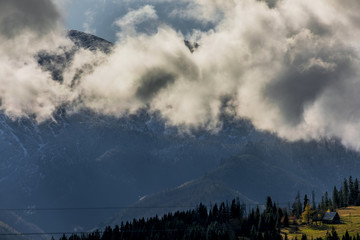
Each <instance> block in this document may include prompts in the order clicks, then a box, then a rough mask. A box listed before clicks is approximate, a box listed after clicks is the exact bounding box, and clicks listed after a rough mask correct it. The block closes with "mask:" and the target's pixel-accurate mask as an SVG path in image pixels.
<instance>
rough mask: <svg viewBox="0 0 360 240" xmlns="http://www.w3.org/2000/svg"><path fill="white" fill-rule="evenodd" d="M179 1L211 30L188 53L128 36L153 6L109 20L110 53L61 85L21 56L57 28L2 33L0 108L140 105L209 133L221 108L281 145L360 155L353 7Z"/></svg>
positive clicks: (114, 110) (162, 32) (22, 112)
mask: <svg viewBox="0 0 360 240" xmlns="http://www.w3.org/2000/svg"><path fill="white" fill-rule="evenodd" d="M184 3H187V5H186V6H187V7H185V8H184V10H181V11H183V13H184V15H183V16H184V17H186V18H189V16H190V17H193V18H196V19H198V20H201V21H212V22H213V24H215V25H216V26H215V27H214V28H213V29H211V30H210V31H206V32H202V31H200V30H197V31H194V34H193V35H192V36H190V38H192V39H197V41H198V43H199V44H200V47H199V48H198V49H197V50H196V51H195V52H194V53H193V54H191V53H190V51H189V50H188V49H187V48H186V47H185V45H184V42H183V39H184V36H183V35H182V34H181V33H179V32H177V31H176V30H174V29H172V28H171V27H170V26H167V25H166V24H164V23H162V24H160V25H159V27H158V30H157V32H156V33H151V34H149V33H148V34H144V33H139V32H138V31H136V26H137V25H139V24H141V23H143V22H146V21H153V20H157V19H158V16H157V14H156V11H155V8H154V7H153V6H150V5H145V6H144V7H141V8H140V9H138V10H132V11H130V12H129V13H128V14H126V15H125V16H124V17H122V18H120V19H119V20H117V21H116V24H117V25H118V26H119V27H120V28H121V30H122V31H121V34H122V35H121V37H122V38H121V41H119V42H118V43H116V45H115V47H114V50H113V52H112V54H111V55H110V56H108V57H106V56H104V55H103V54H100V53H92V52H89V51H80V52H79V53H78V55H77V56H76V57H75V59H74V61H73V63H72V66H70V67H69V68H68V69H67V70H66V73H65V75H64V77H65V80H64V83H63V84H60V83H57V82H54V81H52V80H51V78H50V76H49V75H48V74H47V73H44V72H42V71H41V70H40V69H39V68H38V67H37V66H36V63H34V62H33V61H31V60H26V61H25V60H24V58H22V56H28V58H25V59H30V56H31V53H34V52H36V51H37V50H39V49H40V46H42V44H40V43H38V42H36V41H34V39H35V37H33V36H44V39H47V40H48V39H52V37H51V36H57V35H56V33H57V31H52V29H55V28H56V27H54V26H56V24H57V23H56V24H54V25H50V26H51V27H49V28H48V31H47V32H46V34H43V33H42V34H40V33H39V32H37V30H36V29H38V28H37V27H29V28H21V29H20V30H21V34H20V35H19V36H21V37H13V36H12V37H11V41H7V40H6V36H4V35H2V40H3V41H2V45H1V50H3V51H4V52H5V55H3V56H2V57H1V58H0V61H1V63H2V64H1V66H2V67H1V70H2V71H0V72H1V73H0V79H1V83H2V85H3V86H4V87H2V88H1V87H0V98H1V99H2V105H1V106H2V109H3V111H5V112H6V113H8V114H9V115H12V116H15V117H16V116H26V115H31V114H36V115H37V116H38V117H39V119H40V120H41V119H45V118H47V117H49V116H50V115H51V112H52V111H53V110H54V109H55V108H56V107H57V106H59V105H61V103H68V104H72V105H73V107H74V109H79V108H89V109H92V110H94V111H96V112H98V113H100V114H109V115H113V116H123V115H126V114H128V113H129V112H135V111H137V110H138V109H140V108H142V107H148V108H149V109H150V111H157V112H159V113H160V114H161V115H162V116H163V117H164V118H165V119H166V120H167V122H168V124H172V125H177V126H181V127H184V128H187V129H189V128H192V127H204V128H207V129H209V130H214V129H215V130H216V129H217V128H218V127H219V126H220V125H221V122H220V120H219V115H220V113H221V112H222V111H224V107H225V110H226V111H231V112H232V113H233V114H235V116H237V117H239V118H247V119H250V120H251V121H252V122H253V123H254V125H255V126H256V127H257V128H259V129H262V130H268V131H271V132H274V133H276V134H278V135H279V136H281V137H284V138H286V139H289V140H297V139H319V138H339V139H341V140H342V142H343V143H344V144H345V145H346V146H349V147H351V148H354V149H357V150H360V144H359V142H360V141H359V140H360V131H358V130H357V129H359V127H360V126H359V123H358V119H359V117H360V109H359V107H358V106H360V97H359V96H358V93H359V91H360V82H359V76H360V72H359V70H358V66H359V64H360V51H359V50H360V47H359V44H358V36H359V34H360V25H359V22H360V21H359V17H358V12H359V10H360V3H359V2H358V1H357V0H345V1H343V2H339V1H337V0H318V1H312V0H303V1H298V0H282V1H278V2H277V3H276V4H267V3H266V2H264V1H256V0H233V1H228V2H226V3H224V2H223V1H222V2H220V1H216V0H197V1H193V2H189V1H185V0H184ZM169 4H171V2H170V3H169ZM345 6H351V7H345ZM176 14H180V12H179V13H176ZM214 19H216V21H214ZM45 26H47V25H45ZM34 29H35V30H34ZM29 32H30V33H34V32H35V33H36V34H28V33H29ZM29 36H30V37H29ZM47 42H51V41H47ZM20 43H23V44H20ZM54 44H55V45H56V44H59V43H58V41H54ZM47 45H49V44H47ZM9 46H12V48H11V47H9ZM22 46H32V47H31V48H30V49H26V48H24V47H22ZM24 51H25V53H26V54H25V55H23V53H24ZM20 59H21V60H20ZM25 62H26V63H25ZM86 63H90V65H92V66H93V68H92V69H91V70H89V71H88V73H87V74H84V75H83V76H82V77H81V78H80V79H78V83H77V84H76V85H75V86H72V85H71V84H70V83H71V81H72V79H73V76H74V74H75V69H76V68H77V67H78V66H83V65H84V64H86ZM11 69H18V70H19V71H16V72H11V71H10V70H11ZM30 79H31V81H30ZM34 79H35V80H34ZM19 96H20V97H19ZM77 99H81V101H75V100H77ZM224 99H227V100H228V101H227V102H226V104H225V102H224ZM224 104H225V106H224Z"/></svg>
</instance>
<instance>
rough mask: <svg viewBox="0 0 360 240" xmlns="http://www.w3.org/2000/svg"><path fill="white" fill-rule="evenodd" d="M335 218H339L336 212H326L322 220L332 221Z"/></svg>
mask: <svg viewBox="0 0 360 240" xmlns="http://www.w3.org/2000/svg"><path fill="white" fill-rule="evenodd" d="M336 218H340V217H339V214H338V213H337V212H326V213H325V215H324V217H323V220H327V221H332V220H335V219H336Z"/></svg>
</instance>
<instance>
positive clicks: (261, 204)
mask: <svg viewBox="0 0 360 240" xmlns="http://www.w3.org/2000/svg"><path fill="white" fill-rule="evenodd" d="M275 203H276V204H278V205H287V204H288V203H289V202H286V203H285V202H283V203H279V202H275ZM245 204H246V205H247V206H265V205H266V204H265V203H245ZM204 205H205V204H204ZM208 205H209V206H214V205H215V204H208ZM217 205H219V204H217ZM198 206H199V205H181V206H180V205H172V206H111V207H41V208H31V207H27V208H0V211H14V212H15V211H96V210H121V209H171V208H189V209H190V208H197V207H198Z"/></svg>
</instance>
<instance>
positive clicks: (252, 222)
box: [60, 197, 288, 240]
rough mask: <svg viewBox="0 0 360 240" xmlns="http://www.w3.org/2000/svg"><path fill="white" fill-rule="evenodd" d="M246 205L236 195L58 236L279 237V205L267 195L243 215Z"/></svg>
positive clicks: (87, 239)
mask: <svg viewBox="0 0 360 240" xmlns="http://www.w3.org/2000/svg"><path fill="white" fill-rule="evenodd" d="M245 211H246V206H245V204H243V203H240V201H239V199H234V200H232V202H231V204H229V203H228V202H226V203H225V202H222V203H221V204H220V205H217V204H215V205H214V206H213V207H210V209H208V208H207V207H206V206H205V205H203V204H199V206H198V207H197V208H196V209H193V210H188V211H177V212H175V213H168V214H166V215H164V216H163V217H162V218H159V217H158V216H155V217H152V218H149V219H146V220H145V219H144V218H142V219H134V220H133V221H131V222H126V223H121V225H120V226H115V227H114V228H111V227H106V228H105V230H104V231H103V232H102V233H100V232H99V231H96V232H93V233H91V234H82V235H76V234H73V235H71V236H69V237H67V236H65V235H63V236H62V237H61V238H60V240H130V239H152V240H153V239H156V240H157V239H197V240H198V239H199V240H201V239H209V240H215V239H237V238H238V237H239V236H241V237H247V238H249V239H260V240H262V239H264V240H265V239H268V240H272V239H274V240H280V239H282V237H281V235H280V227H282V226H283V223H282V222H283V221H282V219H284V218H288V214H287V211H284V210H283V209H281V208H279V207H278V206H277V204H275V203H273V202H272V200H271V198H270V197H268V198H267V203H266V207H265V210H264V211H260V209H259V208H258V207H257V208H256V209H252V210H251V211H250V213H249V214H248V215H247V216H246V212H245Z"/></svg>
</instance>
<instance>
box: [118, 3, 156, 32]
mask: <svg viewBox="0 0 360 240" xmlns="http://www.w3.org/2000/svg"><path fill="white" fill-rule="evenodd" d="M157 18H158V16H157V14H156V11H155V9H154V6H151V5H145V6H143V7H141V8H140V9H137V10H132V11H130V12H128V13H127V14H126V15H125V16H123V17H122V18H120V19H118V20H116V21H115V22H114V24H115V25H116V26H118V27H120V28H121V33H119V34H121V35H124V34H136V26H137V25H138V24H141V23H143V22H146V21H151V20H156V19H157Z"/></svg>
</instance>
